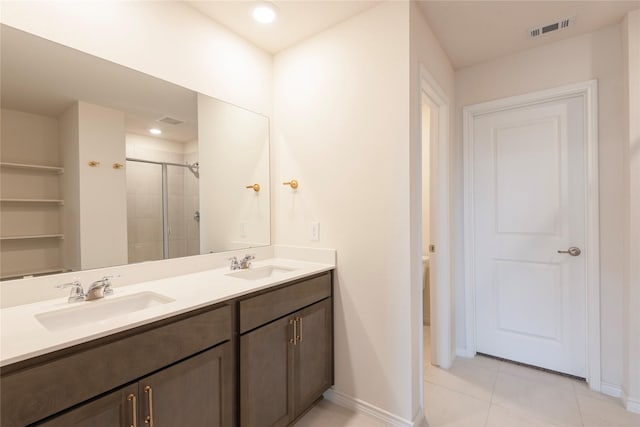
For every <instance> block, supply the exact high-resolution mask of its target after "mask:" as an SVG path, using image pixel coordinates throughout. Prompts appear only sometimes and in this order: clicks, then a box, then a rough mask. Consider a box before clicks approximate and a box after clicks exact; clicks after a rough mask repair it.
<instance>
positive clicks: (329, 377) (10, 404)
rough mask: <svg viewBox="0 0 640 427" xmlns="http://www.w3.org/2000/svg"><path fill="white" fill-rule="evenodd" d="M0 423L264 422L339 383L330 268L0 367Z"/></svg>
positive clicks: (192, 425) (288, 414)
mask: <svg viewBox="0 0 640 427" xmlns="http://www.w3.org/2000/svg"><path fill="white" fill-rule="evenodd" d="M0 375H1V384H0V385H1V387H2V390H1V393H0V400H1V411H0V417H1V418H0V425H2V427H24V426H32V425H38V426H45V427H182V426H185V427H186V426H189V427H200V426H202V427H205V426H206V427H212V426H213V427H215V426H221V427H234V426H243V427H263V426H265V427H266V426H285V425H289V424H291V423H292V422H294V421H295V420H296V419H297V418H298V417H299V416H300V415H301V414H303V413H304V412H305V411H307V410H308V409H309V408H310V407H311V405H312V404H313V403H314V402H315V401H316V400H317V399H319V398H320V397H321V396H322V393H323V392H324V391H325V390H327V389H328V388H329V387H330V386H331V385H332V384H333V306H332V273H331V272H327V273H322V274H319V275H316V276H313V277H310V278H306V279H301V280H298V281H294V282H291V283H286V284H283V285H280V286H277V287H275V288H271V289H267V290H263V291H258V292H255V293H253V294H249V295H247V296H244V297H240V298H237V299H232V300H228V301H225V302H222V303H219V304H216V305H212V306H209V307H204V308H199V309H197V310H193V311H191V312H188V313H183V314H179V315H176V316H173V317H171V318H167V319H163V320H160V321H157V322H154V323H151V324H148V325H143V326H139V327H137V328H134V329H131V330H126V331H122V332H118V333H115V334H112V335H109V336H105V337H102V338H98V339H95V340H92V341H89V342H86V343H82V344H79V345H76V346H73V347H70V348H66V349H62V350H58V351H54V352H52V353H48V354H44V355H41V356H38V357H34V358H32V359H27V360H24V361H21V362H17V363H14V364H11V365H7V366H4V367H2V368H1V369H0Z"/></svg>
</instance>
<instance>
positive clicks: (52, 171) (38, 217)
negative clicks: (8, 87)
mask: <svg viewBox="0 0 640 427" xmlns="http://www.w3.org/2000/svg"><path fill="white" fill-rule="evenodd" d="M0 111H1V120H2V127H1V128H0V131H1V134H0V142H1V144H2V147H1V150H0V155H1V157H0V278H1V279H3V280H6V279H14V278H21V277H24V276H39V275H44V274H51V273H59V272H62V271H64V242H65V240H64V238H65V236H64V221H63V220H64V218H63V215H64V200H63V197H62V195H63V188H62V184H63V177H64V175H63V174H64V172H65V169H64V168H63V167H62V166H61V164H62V161H63V160H62V159H63V157H62V150H61V145H60V139H59V138H60V131H59V129H60V123H59V120H58V118H57V117H47V116H43V115H40V114H33V113H28V112H23V111H16V110H9V109H4V108H3V109H2V110H0Z"/></svg>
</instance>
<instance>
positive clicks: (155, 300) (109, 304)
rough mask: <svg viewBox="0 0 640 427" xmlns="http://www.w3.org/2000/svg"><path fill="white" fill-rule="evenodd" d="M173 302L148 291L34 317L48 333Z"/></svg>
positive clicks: (245, 275)
mask: <svg viewBox="0 0 640 427" xmlns="http://www.w3.org/2000/svg"><path fill="white" fill-rule="evenodd" d="M295 270H296V269H295V268H290V267H283V266H277V265H264V266H260V267H256V268H249V269H244V270H237V271H233V272H231V273H226V274H225V276H228V277H232V278H235V279H241V280H251V281H256V280H263V279H271V278H274V279H275V278H277V277H278V276H281V275H283V274H286V273H290V272H293V271H295ZM174 301H175V300H174V299H173V298H170V297H168V296H166V295H162V294H159V293H156V292H151V291H145V292H138V293H135V294H130V295H125V296H121V297H111V296H108V297H106V298H102V299H99V300H96V301H87V302H82V303H74V304H72V305H71V306H70V307H68V308H63V309H56V310H51V311H46V312H42V313H38V314H36V315H35V318H36V320H37V321H38V322H39V323H40V324H41V325H42V326H44V327H45V328H46V329H47V330H48V331H51V332H58V331H64V330H67V329H71V328H75V327H77V326H80V325H86V324H91V323H99V322H102V321H105V320H109V319H113V318H116V317H120V316H125V315H128V314H130V313H135V312H139V311H142V310H146V309H149V308H152V307H156V306H159V305H163V304H168V303H171V302H174Z"/></svg>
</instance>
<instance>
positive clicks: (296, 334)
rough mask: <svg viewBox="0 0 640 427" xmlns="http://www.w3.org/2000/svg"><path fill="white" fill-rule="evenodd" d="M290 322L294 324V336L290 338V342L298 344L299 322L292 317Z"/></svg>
mask: <svg viewBox="0 0 640 427" xmlns="http://www.w3.org/2000/svg"><path fill="white" fill-rule="evenodd" d="M289 324H290V325H293V338H290V339H289V343H290V344H293V345H297V344H298V332H297V331H298V328H297V327H296V325H297V324H298V322H297V321H296V320H295V319H290V320H289Z"/></svg>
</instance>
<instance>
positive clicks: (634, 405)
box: [622, 393, 640, 414]
mask: <svg viewBox="0 0 640 427" xmlns="http://www.w3.org/2000/svg"><path fill="white" fill-rule="evenodd" d="M622 403H624V407H625V408H627V411H629V412H635V413H636V414H640V400H638V399H633V398H631V397H628V396H627V395H626V394H625V393H623V394H622Z"/></svg>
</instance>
